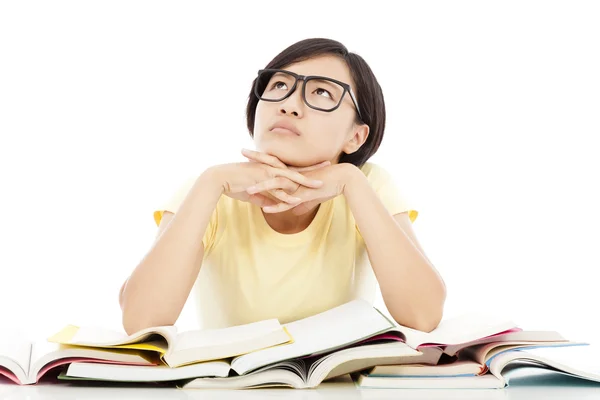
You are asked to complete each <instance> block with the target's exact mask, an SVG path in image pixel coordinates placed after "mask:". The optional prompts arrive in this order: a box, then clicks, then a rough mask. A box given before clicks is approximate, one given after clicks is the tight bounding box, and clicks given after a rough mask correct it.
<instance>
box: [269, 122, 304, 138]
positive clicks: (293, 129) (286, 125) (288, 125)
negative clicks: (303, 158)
mask: <svg viewBox="0 0 600 400" xmlns="http://www.w3.org/2000/svg"><path fill="white" fill-rule="evenodd" d="M277 128H280V131H281V132H284V130H286V131H288V133H290V132H291V133H294V134H296V135H298V136H300V131H299V130H298V128H296V127H295V126H294V125H293V124H291V123H289V122H284V121H280V122H276V123H275V124H274V125H273V126H271V129H270V130H271V131H273V130H275V129H277Z"/></svg>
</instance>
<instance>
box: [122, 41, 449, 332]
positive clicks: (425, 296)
mask: <svg viewBox="0 0 600 400" xmlns="http://www.w3.org/2000/svg"><path fill="white" fill-rule="evenodd" d="M246 111H247V124H248V129H249V131H250V135H251V136H252V138H253V139H254V143H255V147H256V151H252V150H243V151H242V153H243V154H244V156H245V157H246V158H247V159H248V161H247V162H242V163H229V164H221V165H215V166H213V167H210V168H208V169H206V170H205V171H203V172H201V173H199V174H198V175H195V176H193V177H192V178H191V179H190V180H189V181H188V182H187V184H185V185H183V187H181V189H180V190H179V191H178V192H177V193H174V194H173V195H172V196H170V200H169V201H167V202H166V203H165V204H164V205H163V206H162V207H161V208H160V209H158V210H156V211H155V213H154V219H155V221H156V224H157V225H158V233H157V238H156V240H155V242H154V244H153V246H152V247H151V249H150V250H149V251H148V253H147V254H146V255H145V257H144V258H143V260H142V261H141V262H140V263H139V265H138V266H137V267H136V268H135V269H134V271H133V272H132V273H131V275H130V276H129V278H128V279H127V280H126V281H125V283H124V284H123V286H122V288H121V292H120V296H119V297H120V298H119V300H120V304H121V309H122V311H123V325H124V328H125V330H126V331H127V332H128V333H132V332H134V331H137V330H139V329H143V328H146V327H149V326H156V325H172V324H174V323H175V321H176V320H177V318H178V317H179V314H180V313H181V310H182V308H183V306H184V304H185V302H186V300H187V299H188V296H189V294H190V291H191V289H192V287H194V286H196V290H195V291H194V297H195V301H196V305H197V310H198V318H199V323H200V326H201V327H203V328H220V327H226V326H233V325H239V324H244V323H249V322H253V321H259V320H262V319H267V318H278V319H279V320H280V322H282V323H286V322H289V321H293V320H297V319H300V318H304V317H307V316H310V315H314V314H316V313H319V312H322V311H325V310H327V309H330V308H332V307H335V306H338V305H341V304H343V303H345V302H348V301H350V300H353V299H355V298H359V297H361V298H365V299H367V300H369V301H371V302H372V301H373V300H374V295H375V292H376V287H377V283H379V286H380V289H381V293H382V296H383V299H384V302H385V304H386V307H387V309H388V311H389V312H390V314H391V315H392V317H393V318H394V319H395V320H396V321H397V322H398V323H399V324H402V325H405V326H409V327H412V328H415V329H419V330H422V331H426V332H429V331H431V330H433V329H434V328H435V327H436V326H437V325H438V323H439V322H440V320H441V319H442V315H443V308H444V302H445V297H446V288H445V284H444V282H443V280H442V278H441V277H440V276H439V274H438V273H437V271H436V270H435V268H434V266H433V265H432V264H431V262H430V261H429V259H428V258H427V257H426V255H425V252H424V251H423V249H422V248H421V246H420V244H419V242H418V241H417V238H416V237H415V233H414V231H413V230H412V226H411V224H412V223H413V222H414V221H415V218H416V217H417V214H418V212H417V210H415V209H413V208H411V206H410V204H408V203H407V200H406V197H405V196H403V195H402V194H401V190H398V189H397V188H396V187H395V186H394V183H393V180H392V179H391V177H390V175H389V174H388V173H387V172H386V171H385V170H384V169H383V168H381V167H379V166H377V165H376V164H373V163H370V162H368V159H369V158H370V157H371V156H372V155H373V154H374V153H375V152H376V151H377V149H378V147H379V145H380V143H381V140H382V138H383V133H384V127H385V104H384V99H383V94H382V91H381V88H380V86H379V84H378V82H377V79H376V78H375V76H374V74H373V72H372V70H371V69H370V67H369V66H368V65H367V63H366V62H365V61H364V60H363V58H361V57H360V56H358V55H356V54H354V53H350V52H348V50H347V49H346V47H344V45H342V44H341V43H339V42H337V41H333V40H329V39H307V40H303V41H300V42H298V43H295V44H293V45H292V46H290V47H288V48H287V49H285V50H283V51H282V52H281V53H280V54H278V55H277V56H276V57H275V58H274V59H273V60H272V61H271V62H270V63H269V64H268V65H267V66H266V67H265V68H264V69H263V70H260V72H259V73H258V75H257V77H256V79H255V80H254V82H253V84H252V88H251V91H250V96H249V99H248V105H247V110H246ZM332 323H334V321H332Z"/></svg>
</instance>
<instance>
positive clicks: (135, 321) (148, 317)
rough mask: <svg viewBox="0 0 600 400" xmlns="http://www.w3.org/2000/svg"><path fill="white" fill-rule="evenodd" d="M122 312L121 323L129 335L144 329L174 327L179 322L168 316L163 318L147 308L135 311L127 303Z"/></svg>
mask: <svg viewBox="0 0 600 400" xmlns="http://www.w3.org/2000/svg"><path fill="white" fill-rule="evenodd" d="M122 310H123V311H122V318H121V323H122V325H123V329H124V330H125V332H126V333H127V335H133V334H134V333H136V332H139V331H141V330H142V329H147V328H153V327H157V326H170V325H174V324H175V322H176V320H177V317H175V318H172V317H170V316H167V315H165V316H162V317H161V316H160V315H157V312H155V311H151V310H149V309H148V308H147V307H146V308H144V309H142V310H140V309H133V308H132V307H131V305H129V306H128V305H127V303H125V304H123V307H122Z"/></svg>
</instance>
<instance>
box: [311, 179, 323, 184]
mask: <svg viewBox="0 0 600 400" xmlns="http://www.w3.org/2000/svg"><path fill="white" fill-rule="evenodd" d="M322 183H323V181H320V180H314V181H312V184H313V185H321V184H322Z"/></svg>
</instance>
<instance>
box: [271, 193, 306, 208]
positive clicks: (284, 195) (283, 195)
mask: <svg viewBox="0 0 600 400" xmlns="http://www.w3.org/2000/svg"><path fill="white" fill-rule="evenodd" d="M269 193H270V194H271V195H273V196H274V197H276V198H277V199H278V200H281V201H282V202H285V203H289V204H294V205H295V204H298V203H300V202H301V201H302V199H300V198H299V197H294V196H291V195H289V194H287V193H286V192H284V191H283V190H281V189H275V190H270V191H269Z"/></svg>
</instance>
